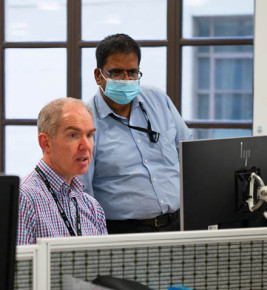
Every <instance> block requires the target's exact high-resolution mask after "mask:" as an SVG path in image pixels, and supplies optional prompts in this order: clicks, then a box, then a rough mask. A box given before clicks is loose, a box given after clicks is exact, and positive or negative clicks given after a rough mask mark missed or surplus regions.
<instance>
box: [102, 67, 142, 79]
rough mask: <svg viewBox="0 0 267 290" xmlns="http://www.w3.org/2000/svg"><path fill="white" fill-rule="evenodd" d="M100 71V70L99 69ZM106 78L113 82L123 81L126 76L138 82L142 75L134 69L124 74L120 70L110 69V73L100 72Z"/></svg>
mask: <svg viewBox="0 0 267 290" xmlns="http://www.w3.org/2000/svg"><path fill="white" fill-rule="evenodd" d="M100 70H101V69H100ZM101 71H103V73H105V74H106V75H107V76H109V77H110V78H112V79H115V80H124V79H125V75H127V76H128V78H129V79H130V80H140V79H141V77H142V75H143V74H142V73H141V72H140V71H138V70H136V69H131V70H127V71H126V72H125V71H124V70H122V69H112V70H110V71H105V70H101Z"/></svg>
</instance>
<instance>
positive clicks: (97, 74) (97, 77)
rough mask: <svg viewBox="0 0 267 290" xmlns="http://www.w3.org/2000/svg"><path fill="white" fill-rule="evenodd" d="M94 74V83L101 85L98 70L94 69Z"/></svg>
mask: <svg viewBox="0 0 267 290" xmlns="http://www.w3.org/2000/svg"><path fill="white" fill-rule="evenodd" d="M94 74H95V81H96V83H97V84H98V85H101V79H102V76H101V73H100V69H99V68H96V69H95V71H94Z"/></svg>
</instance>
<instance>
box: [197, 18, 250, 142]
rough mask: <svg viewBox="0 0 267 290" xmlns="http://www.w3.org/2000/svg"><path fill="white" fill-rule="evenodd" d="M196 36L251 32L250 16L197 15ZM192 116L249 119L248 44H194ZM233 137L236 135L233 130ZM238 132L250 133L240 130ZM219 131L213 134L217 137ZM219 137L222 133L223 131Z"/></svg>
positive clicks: (248, 33) (202, 134)
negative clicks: (194, 69) (194, 70)
mask: <svg viewBox="0 0 267 290" xmlns="http://www.w3.org/2000/svg"><path fill="white" fill-rule="evenodd" d="M194 27H195V36H196V37H221V36H223V35H228V36H233V35H240V36H246V35H252V33H253V18H252V17H243V16H241V17H237V16H235V17H208V18H207V17H200V18H199V17H198V18H195V19H194ZM194 55H195V56H194V59H195V63H196V67H197V69H196V72H195V81H194V90H193V94H194V96H193V100H194V101H193V107H192V111H193V113H192V119H195V120H207V121H224V122H231V121H235V122H252V117H253V116H252V109H253V98H252V82H253V71H252V68H253V54H252V46H249V45H239V46H237V45H229V46H227V45H218V46H213V45H210V46H196V47H195V48H194ZM235 133H236V134H235V136H237V135H238V133H237V132H235ZM239 134H240V135H244V134H248V135H250V134H251V133H250V130H248V131H247V132H242V131H240V133H239ZM219 136H220V134H216V137H219ZM222 136H224V134H223V133H222ZM213 137H215V135H214V132H212V131H206V134H204V133H203V132H200V133H199V134H196V135H195V138H213Z"/></svg>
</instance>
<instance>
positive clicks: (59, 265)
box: [51, 241, 267, 290]
mask: <svg viewBox="0 0 267 290" xmlns="http://www.w3.org/2000/svg"><path fill="white" fill-rule="evenodd" d="M266 246H267V242H266V241H247V242H229V243H211V244H193V245H179V246H152V247H140V248H139V247H138V248H136V247H131V248H122V249H103V250H101V249H99V250H89V251H88V250H86V251H75V250H73V251H71V252H69V251H68V252H54V253H51V289H58V290H61V289H62V281H63V275H71V276H74V277H76V278H80V279H82V280H86V281H92V280H93V279H94V278H96V277H97V275H111V276H114V277H119V278H126V279H130V280H136V281H139V282H140V283H142V284H144V285H148V286H150V287H151V288H152V289H165V290H166V289H167V286H171V285H173V284H176V283H179V284H182V285H185V286H187V287H189V288H191V289H203V290H206V289H211V290H215V289H233V290H237V289H242V290H245V289H247V290H251V289H253V290H255V289H267V275H266V274H267V259H266V257H267V256H266V255H267V247H266Z"/></svg>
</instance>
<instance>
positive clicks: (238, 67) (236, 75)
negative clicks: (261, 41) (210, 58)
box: [215, 58, 253, 91]
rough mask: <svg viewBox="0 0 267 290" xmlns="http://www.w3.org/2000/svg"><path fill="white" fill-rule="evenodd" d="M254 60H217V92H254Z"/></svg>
mask: <svg viewBox="0 0 267 290" xmlns="http://www.w3.org/2000/svg"><path fill="white" fill-rule="evenodd" d="M252 70H253V60H252V58H244V59H234V58H232V59H227V58H226V59H217V60H216V61H215V88H216V89H217V90H250V91H251V90H252V80H253V72H252Z"/></svg>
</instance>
